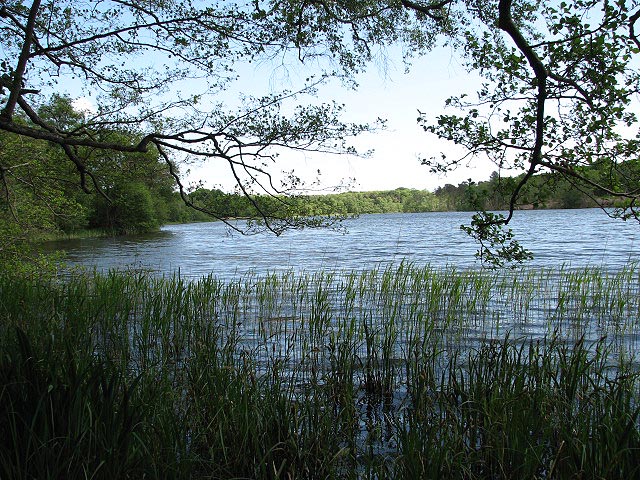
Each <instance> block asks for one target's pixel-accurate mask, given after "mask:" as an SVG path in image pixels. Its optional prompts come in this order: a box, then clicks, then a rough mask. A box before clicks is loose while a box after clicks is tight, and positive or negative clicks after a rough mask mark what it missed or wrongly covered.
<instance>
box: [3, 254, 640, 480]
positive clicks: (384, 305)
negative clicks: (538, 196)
mask: <svg viewBox="0 0 640 480" xmlns="http://www.w3.org/2000/svg"><path fill="white" fill-rule="evenodd" d="M639 289H640V278H639V272H638V270H637V269H636V267H635V266H634V265H630V266H628V267H627V268H625V269H623V270H621V271H617V272H606V271H603V270H597V269H583V270H580V271H572V270H564V269H560V270H522V271H517V272H513V271H509V272H482V271H457V270H455V269H445V270H435V269H431V268H428V267H417V266H414V265H410V264H406V263H402V264H400V265H397V266H395V267H390V268H388V269H386V270H381V271H363V272H341V273H339V272H320V273H308V274H307V273H293V272H285V273H278V274H271V275H265V276H254V275H251V276H246V277H241V278H238V279H236V280H234V281H230V282H222V281H220V280H218V279H216V278H214V277H205V278H202V279H199V280H195V281H187V280H185V279H182V278H179V277H173V278H155V277H153V276H150V275H148V274H143V273H133V272H128V273H127V272H110V273H107V274H97V273H96V274H84V275H76V276H74V277H72V278H67V279H65V280H64V281H63V280H56V279H54V278H51V277H50V276H47V277H43V278H35V277H33V276H29V277H25V276H17V275H11V274H9V273H7V272H4V273H0V319H1V320H0V353H1V356H0V478H11V479H14V478H15V479H27V478H29V479H30V478H38V479H48V478H95V479H99V478H108V479H118V478H219V479H229V478H260V479H262V478H265V479H269V478H272V479H275V478H282V479H289V478H301V479H302V478H304V479H307V478H311V479H313V478H353V479H356V478H380V479H382V478H407V479H410V478H411V479H413V478H460V479H462V478H464V479H467V478H514V479H515V478H623V477H627V478H638V477H639V476H640V467H638V462H637V458H638V455H639V454H640V450H639V449H640V429H639V427H640V423H639V418H638V415H639V409H640V403H639V402H638V399H639V398H640V383H639V378H638V364H637V361H636V350H637V346H638V345H637V342H638V340H639V332H638V330H639V328H640V327H639V325H638V320H639V312H640V303H639V302H640V300H639V295H638V291H639Z"/></svg>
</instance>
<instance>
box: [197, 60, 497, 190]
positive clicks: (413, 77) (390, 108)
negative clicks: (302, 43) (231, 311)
mask: <svg viewBox="0 0 640 480" xmlns="http://www.w3.org/2000/svg"><path fill="white" fill-rule="evenodd" d="M307 74H308V72H307V71H306V70H305V69H304V68H302V69H300V68H299V67H297V66H289V67H287V68H284V67H279V68H274V67H273V66H271V65H264V64H263V65H260V66H257V67H253V66H252V67H245V68H242V69H241V71H240V80H239V84H238V85H237V86H236V87H234V88H236V89H239V90H243V89H245V88H246V89H247V90H252V89H255V88H256V86H259V89H260V90H262V91H263V92H275V91H277V90H278V89H279V88H290V87H291V86H293V85H291V84H295V83H296V78H297V77H303V76H305V75H307ZM356 79H357V81H358V83H359V87H358V89H357V90H355V91H354V90H351V89H348V88H347V87H345V86H343V85H341V84H340V83H339V82H337V81H335V82H333V83H332V84H330V85H325V86H321V87H320V88H319V92H318V99H319V100H321V101H331V100H335V101H336V102H338V103H344V104H345V113H344V119H345V120H348V121H352V122H357V123H367V122H374V121H375V120H376V118H378V117H381V118H384V119H386V120H387V124H386V129H385V130H384V131H379V132H376V133H374V134H362V135H360V136H359V137H358V138H356V139H354V140H353V141H352V144H353V145H354V146H356V147H357V149H358V150H359V151H367V150H373V153H372V154H371V156H369V157H367V158H360V157H356V156H351V155H329V154H309V153H308V152H307V153H300V152H290V151H286V152H282V153H281V154H280V156H279V157H278V164H277V165H276V167H275V168H276V169H277V170H278V171H280V170H284V171H288V170H291V169H295V171H296V173H297V174H298V175H299V176H301V177H302V178H303V179H307V180H313V179H314V178H315V176H316V172H317V170H318V169H319V170H320V171H321V176H320V177H321V180H322V186H324V187H326V188H327V189H329V188H330V187H332V186H335V185H339V184H341V183H343V182H344V181H346V182H347V183H348V185H349V187H348V189H349V190H357V191H369V190H393V189H395V188H399V187H406V188H415V189H420V190H423V189H426V190H431V191H433V190H434V189H436V188H437V187H438V186H443V185H445V184H446V183H451V184H455V185H457V184H459V183H460V182H462V181H464V180H467V179H469V178H472V179H473V180H475V181H480V180H487V179H488V178H489V175H490V174H491V172H492V171H493V170H495V166H494V165H492V164H491V163H490V162H488V161H486V160H481V159H474V160H473V164H472V165H471V166H470V167H469V168H467V167H460V168H458V169H457V170H456V171H454V172H451V173H449V174H447V175H446V176H443V175H437V174H434V173H431V172H429V168H428V167H426V166H422V165H421V164H420V158H429V157H431V156H439V155H440V152H445V153H447V154H448V155H458V156H462V155H463V150H462V149H460V147H456V146H454V145H453V144H452V143H451V142H446V141H443V140H439V139H438V138H437V137H436V136H435V135H432V134H428V133H426V132H424V131H423V130H422V128H421V127H420V126H419V125H418V124H417V121H416V119H417V117H418V110H420V111H422V112H425V113H426V114H427V117H428V118H430V119H435V118H436V116H437V115H438V114H441V113H444V112H445V110H444V105H445V100H446V99H447V98H448V97H450V96H452V95H459V94H460V93H465V92H466V93H468V94H474V93H475V91H476V90H477V87H478V85H479V80H478V78H477V77H473V76H472V75H470V74H469V73H467V72H466V71H465V69H464V67H463V66H462V64H461V63H460V62H459V61H458V60H457V59H456V58H455V57H453V56H452V52H451V51H450V50H449V49H447V48H446V47H440V48H438V49H437V50H436V51H434V52H432V53H431V54H428V55H427V56H425V57H422V58H419V59H414V60H413V62H412V67H411V69H410V71H409V73H405V66H404V64H403V62H402V58H401V57H400V55H399V54H397V55H394V54H393V52H391V53H390V54H389V55H388V57H387V60H386V63H385V64H384V65H382V64H380V63H379V64H378V65H375V64H373V65H371V67H370V68H369V69H368V71H366V72H365V73H363V74H361V75H358V76H356ZM243 93H246V92H243ZM230 94H231V92H230ZM449 113H453V112H449ZM188 178H189V180H191V181H197V180H202V181H203V182H204V185H205V186H207V187H208V188H214V187H218V186H222V188H223V189H225V190H227V189H230V188H231V182H230V180H225V178H227V173H226V171H225V167H224V165H216V164H215V163H209V164H206V165H204V166H202V167H197V166H192V167H191V171H190V174H189V176H188ZM352 179H355V180H354V181H353V180H352Z"/></svg>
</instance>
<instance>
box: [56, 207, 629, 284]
mask: <svg viewBox="0 0 640 480" xmlns="http://www.w3.org/2000/svg"><path fill="white" fill-rule="evenodd" d="M470 218H471V213H468V212H437V213H413V214H378V215H362V216H360V217H359V218H356V219H350V220H347V221H345V226H346V228H347V230H348V233H346V234H343V233H340V232H336V231H331V230H312V229H307V230H299V231H289V232H285V233H284V234H283V235H282V236H280V237H276V236H274V235H273V234H267V233H265V234H260V235H253V236H243V235H239V234H235V233H234V234H232V233H230V232H229V230H228V228H227V227H226V226H225V225H224V224H223V223H221V222H211V223H194V224H184V225H169V226H165V227H163V228H162V230H161V231H160V232H158V233H154V234H148V235H139V236H127V237H119V238H91V239H82V240H72V241H60V242H48V243H47V244H46V245H45V246H44V247H43V248H45V249H47V250H56V249H63V250H65V251H66V252H67V257H66V261H67V262H68V263H69V264H70V265H84V266H88V267H94V266H95V267H96V268H98V269H100V270H106V269H110V268H120V269H124V268H135V269H148V270H152V271H154V272H157V273H159V274H168V275H170V274H172V273H174V272H177V271H178V270H179V271H180V274H181V275H183V276H186V277H200V276H203V275H207V274H209V273H213V274H215V275H217V276H219V277H222V278H229V277H232V276H234V275H237V274H245V273H248V272H255V273H258V274H260V273H265V272H268V271H269V272H273V271H279V270H294V271H300V270H305V271H317V270H339V271H343V270H363V269H371V268H375V267H378V266H386V265H387V264H389V263H394V264H397V263H400V261H402V260H408V261H411V262H415V263H417V264H419V265H426V264H429V265H432V266H435V267H447V266H448V267H451V266H455V267H456V268H464V269H466V268H476V267H478V266H479V264H478V262H477V260H476V259H475V257H474V253H475V251H476V249H477V245H476V244H475V243H474V242H473V240H472V239H470V238H469V237H468V236H467V235H466V234H465V233H464V232H462V231H461V230H460V228H459V227H460V225H461V224H462V223H469V221H470ZM511 226H512V228H513V230H514V232H515V233H516V237H517V238H518V239H519V240H520V241H521V243H522V244H523V245H524V246H526V247H527V248H528V249H530V250H531V251H532V252H533V254H534V257H535V258H534V260H533V261H532V262H530V265H531V266H533V267H559V266H563V265H564V266H566V267H569V268H580V267H583V266H598V267H604V268H607V269H614V270H615V269H617V268H619V267H621V266H622V265H625V264H627V263H628V262H629V261H639V260H640V252H639V249H638V246H639V245H640V226H638V224H637V223H634V222H626V223H625V222H622V221H620V220H613V219H610V218H608V217H607V216H606V215H605V214H604V213H603V212H602V211H601V210H599V209H582V210H537V211H518V212H516V213H515V217H514V220H513V222H512V225H511Z"/></svg>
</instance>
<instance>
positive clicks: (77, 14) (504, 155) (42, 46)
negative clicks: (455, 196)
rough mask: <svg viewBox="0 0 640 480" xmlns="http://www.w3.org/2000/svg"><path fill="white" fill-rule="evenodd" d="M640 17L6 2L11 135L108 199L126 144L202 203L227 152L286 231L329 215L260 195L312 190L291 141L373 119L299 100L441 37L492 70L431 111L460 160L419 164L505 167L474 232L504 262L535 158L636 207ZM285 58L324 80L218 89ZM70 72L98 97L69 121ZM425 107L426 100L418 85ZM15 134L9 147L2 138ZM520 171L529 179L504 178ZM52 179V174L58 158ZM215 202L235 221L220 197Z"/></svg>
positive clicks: (486, 253) (577, 5)
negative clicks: (213, 167)
mask: <svg viewBox="0 0 640 480" xmlns="http://www.w3.org/2000/svg"><path fill="white" fill-rule="evenodd" d="M639 18H640V6H639V4H638V2H635V1H624V0H615V1H610V0H568V1H553V2H539V1H533V0H491V1H488V0H486V1H485V0H481V1H480V0H478V1H471V2H469V1H460V0H424V1H419V0H416V1H411V0H366V1H352V0H332V1H324V0H305V1H301V2H299V1H291V0H285V1H275V0H269V1H252V2H223V3H220V4H216V5H215V6H214V5H210V4H209V2H200V1H195V0H191V1H174V0H162V1H160V0H151V1H147V2H129V1H127V0H110V1H89V0H85V1H75V0H74V1H71V0H66V1H65V0H57V1H52V0H49V1H42V0H34V1H31V2H25V1H22V0H5V1H3V2H1V3H0V32H1V34H2V39H3V40H2V43H1V45H2V47H1V49H0V56H1V57H2V58H1V59H0V69H1V72H0V75H1V77H0V89H1V92H0V93H1V99H2V105H3V106H2V110H1V112H0V131H2V132H3V134H4V135H9V136H12V137H11V138H15V137H13V136H17V137H18V138H21V139H29V142H32V141H33V142H35V143H34V144H33V145H34V148H35V149H36V151H37V150H38V149H42V148H45V146H38V147H36V143H38V142H41V143H39V145H46V148H52V147H55V149H57V150H58V152H60V153H59V154H60V157H59V158H60V159H61V161H64V162H65V163H66V164H67V165H69V166H71V167H72V168H73V170H74V171H75V175H76V180H77V181H76V183H77V184H78V185H79V187H80V188H81V189H82V190H84V191H86V192H91V191H93V192H95V193H97V194H98V195H99V196H100V197H101V198H102V199H103V200H104V201H105V202H108V203H111V204H112V205H114V208H115V205H116V204H117V201H116V200H115V199H114V198H111V197H112V196H116V195H119V193H118V192H119V191H118V190H117V189H115V188H111V189H110V188H108V185H109V182H108V181H106V180H105V178H107V177H109V176H110V172H111V170H110V168H111V167H110V166H111V165H114V164H115V165H117V164H118V162H122V161H123V160H122V159H123V156H126V155H142V156H144V155H147V154H149V152H152V153H151V155H157V158H158V159H160V160H161V161H162V162H164V165H165V167H166V171H167V172H168V174H169V175H170V177H171V178H172V179H173V181H174V182H175V185H176V188H177V189H178V190H179V191H180V193H181V195H182V198H183V200H184V201H185V202H186V203H187V204H190V205H192V206H193V207H194V208H196V209H202V210H205V207H203V206H202V205H200V206H199V205H198V204H196V203H194V201H193V200H192V198H193V197H190V196H189V195H188V188H187V187H186V186H185V185H184V183H183V177H181V175H180V171H179V169H178V164H179V163H180V162H184V161H185V160H188V161H194V160H195V159H201V160H207V161H220V162H223V163H225V164H226V165H227V166H228V168H229V172H230V174H231V175H232V177H233V178H234V180H235V182H236V184H237V188H238V191H239V192H240V193H241V194H243V195H245V196H246V198H247V199H248V200H249V202H250V204H251V205H252V207H253V208H254V210H255V212H256V215H257V216H259V217H261V218H262V220H263V223H262V225H263V226H265V227H266V228H269V229H271V230H273V231H275V232H276V233H278V232H280V231H282V230H283V229H285V228H290V227H294V228H295V227H298V226H304V225H306V224H311V225H318V224H319V223H320V224H322V222H318V221H317V218H312V217H309V218H308V219H305V217H301V216H296V215H290V214H289V213H291V212H290V211H289V210H288V209H287V208H282V204H281V205H280V206H278V207H277V208H274V209H273V210H268V209H267V208H266V206H269V205H273V204H274V202H261V201H258V200H257V197H256V194H259V193H260V194H263V195H267V196H270V197H271V198H273V199H278V201H277V202H275V204H278V202H280V200H279V199H281V198H282V196H281V195H282V194H287V193H295V192H296V191H298V190H299V189H300V188H301V187H302V180H301V179H300V178H298V176H297V175H296V174H295V172H292V173H290V175H289V176H288V177H287V181H285V182H283V183H282V184H280V183H279V182H276V181H275V180H274V176H273V170H274V168H277V163H276V161H277V154H278V149H279V148H293V149H300V150H307V151H315V152H334V153H339V152H350V151H352V149H351V147H349V145H348V144H347V139H348V138H349V137H351V136H353V135H357V134H359V133H362V132H364V131H367V130H370V129H371V128H372V127H371V126H370V125H352V124H347V123H345V122H343V121H342V120H341V118H340V114H341V106H340V105H336V104H333V103H318V102H309V101H303V100H301V96H302V95H307V94H314V93H316V90H317V89H318V88H319V86H320V84H321V83H322V82H323V80H324V79H326V78H328V77H331V76H333V77H339V78H341V79H342V80H344V81H345V83H347V84H350V83H353V82H354V80H353V75H354V72H357V71H359V70H362V69H364V68H366V66H367V65H368V64H369V62H371V60H372V58H373V57H374V56H375V52H376V49H379V48H382V49H384V48H386V47H388V46H390V45H395V44H401V45H402V46H403V51H404V52H405V58H406V61H407V64H408V65H409V64H410V62H411V58H412V57H415V56H419V55H424V54H427V53H428V52H429V51H430V50H431V49H433V48H434V47H435V46H436V45H439V44H446V45H449V46H451V47H452V48H453V49H455V51H456V52H457V53H458V54H459V55H460V56H461V57H462V58H463V59H464V62H465V66H466V68H468V70H469V71H473V72H476V73H477V74H479V75H480V76H481V77H482V78H483V83H482V85H481V86H480V87H479V89H478V91H477V92H476V93H475V95H470V94H469V93H468V92H461V94H460V95H459V96H456V97H454V98H450V99H449V100H448V101H447V105H448V106H449V107H450V108H451V109H454V110H455V111H454V112H453V113H447V114H443V115H439V116H436V117H433V116H431V115H430V114H427V113H420V114H419V115H418V122H419V124H420V125H421V126H422V127H423V128H424V130H425V131H426V132H428V133H431V134H435V135H437V136H438V137H440V138H442V139H446V140H449V141H451V142H454V143H456V144H458V145H461V146H463V147H465V148H466V151H467V154H465V155H464V156H462V158H449V157H447V156H445V155H433V154H432V152H425V157H424V160H423V163H424V164H425V165H426V166H427V167H429V168H430V169H431V170H432V171H434V172H443V171H448V170H450V169H452V168H456V167H457V166H459V165H462V164H464V163H467V162H470V161H473V159H474V158H477V157H478V156H483V157H488V158H489V159H491V160H492V161H493V162H494V163H495V164H496V167H497V169H498V178H504V179H505V186H504V189H505V190H508V194H509V205H508V207H509V208H508V212H507V214H506V215H501V214H494V213H488V212H486V211H480V212H479V213H478V214H476V215H475V216H474V217H473V219H472V222H471V225H469V226H467V227H465V228H466V229H467V231H468V232H469V233H470V234H471V235H472V236H474V237H475V238H476V239H477V240H478V241H479V242H480V245H481V249H480V252H479V254H480V256H481V257H482V258H483V259H486V260H489V261H492V262H493V263H496V264H501V263H503V262H505V261H510V260H523V259H526V258H527V257H528V252H526V250H524V249H523V248H522V247H521V246H520V245H519V244H518V243H517V242H516V241H515V240H514V239H513V238H512V234H511V232H510V231H509V230H506V231H504V232H503V231H502V227H503V226H505V225H507V224H508V223H509V222H510V221H511V219H512V216H513V211H514V210H515V209H517V208H518V207H519V205H520V204H521V203H522V202H523V192H525V190H526V189H525V186H526V185H527V184H528V183H530V182H531V179H532V178H534V176H535V175H536V174H537V173H540V172H554V173H556V174H558V175H560V176H562V177H563V178H564V179H565V181H568V182H570V183H571V184H572V185H573V186H574V187H575V188H576V189H577V190H579V191H582V192H584V193H585V195H590V196H592V197H593V199H594V201H596V202H599V201H600V200H601V199H602V198H605V197H606V198H607V199H611V198H614V199H616V201H615V206H616V208H615V209H607V210H606V211H607V213H608V214H609V215H612V216H615V217H619V218H622V219H624V220H627V219H635V220H640V215H639V213H638V205H637V204H638V195H640V180H639V175H640V166H639V165H638V161H639V160H638V131H637V118H636V110H637V99H636V96H637V94H638V88H639V86H640V77H639V75H638V71H637V54H638V52H640V38H639V37H638V34H637V25H636V24H637V22H638V19H639ZM274 58H282V61H283V62H284V61H300V62H304V63H305V64H307V65H315V66H316V67H317V76H315V77H313V78H311V77H310V78H309V79H308V80H307V82H306V83H305V84H304V85H302V86H301V87H300V88H299V89H298V90H295V91H286V90H285V91H279V92H276V93H272V94H268V95H265V96H261V97H258V98H253V97H244V98H241V101H240V104H241V106H240V107H238V108H236V109H233V108H229V107H228V106H225V105H224V104H223V103H222V102H221V100H220V99H221V97H222V95H223V93H224V92H225V91H227V90H228V89H229V88H230V85H232V84H233V81H234V79H235V78H236V77H235V76H236V74H237V68H238V66H239V65H243V64H245V63H247V62H256V61H264V60H271V61H272V60H273V59H274ZM285 59H287V60H285ZM67 85H72V86H73V88H74V89H75V90H77V92H78V94H79V96H83V97H86V98H90V99H91V100H92V101H93V102H94V103H95V105H96V108H95V110H94V111H92V110H85V111H84V112H83V113H82V114H81V115H76V116H73V118H72V119H71V120H72V121H70V118H69V115H52V114H47V109H46V106H47V105H51V104H52V102H51V99H52V96H53V95H54V94H56V93H58V92H59V91H60V90H61V89H62V88H63V87H64V86H67ZM181 92H183V93H181ZM296 103H298V104H299V105H298V106H295V104H296ZM416 107H417V108H418V109H419V110H423V111H426V108H425V107H431V106H421V105H420V99H416ZM67 113H68V112H67ZM6 138H9V137H6ZM13 141H14V140H11V141H9V140H6V142H7V143H4V142H3V146H2V148H3V149H4V150H5V151H7V148H8V147H6V145H11V142H13ZM417 141H420V140H419V139H417ZM12 159H14V160H15V157H13V156H11V155H10V154H7V155H3V156H2V164H0V181H1V182H2V183H1V185H0V188H1V189H2V195H3V201H4V202H5V204H7V205H11V204H12V203H11V202H12V197H13V196H15V194H16V190H15V188H14V187H13V185H15V184H16V182H15V181H12V180H10V178H13V179H14V180H15V179H16V178H18V177H20V175H21V173H20V172H22V171H24V169H25V168H29V166H28V165H25V162H19V161H13V160H12ZM26 163H27V164H29V163H30V162H26ZM593 167H596V168H593ZM56 168H57V167H56ZM517 174H521V175H520V176H519V177H517V178H518V180H517V181H516V182H513V181H510V180H507V179H508V178H510V177H511V176H515V175H517ZM41 176H42V177H43V178H45V177H47V178H49V179H50V180H51V181H54V180H55V179H56V178H57V177H56V170H55V169H53V170H51V169H49V170H47V171H43V172H42V175H41ZM549 178H552V177H549ZM65 181H68V177H65ZM12 182H13V183H12ZM18 183H19V182H18ZM145 188H147V187H145ZM143 190H144V188H142V186H141V184H140V183H139V182H138V183H136V182H134V181H132V182H130V183H129V184H128V185H126V188H125V190H122V189H121V190H120V192H124V191H126V192H128V193H127V194H128V195H134V196H135V197H136V198H138V199H139V200H140V201H141V202H142V204H144V203H145V202H146V201H145V200H143V199H144V198H145V194H144V192H143ZM526 202H530V198H527V199H526ZM608 202H609V203H607V204H606V205H605V204H602V206H609V205H610V204H611V202H610V201H609V200H608ZM64 208H68V207H66V206H65V207H64ZM64 208H63V209H64ZM206 210H207V212H208V213H210V214H212V215H213V216H215V217H217V218H222V219H224V212H223V211H222V210H218V211H217V210H216V208H215V205H213V206H212V205H211V204H208V205H207V207H206Z"/></svg>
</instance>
